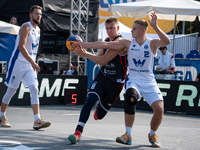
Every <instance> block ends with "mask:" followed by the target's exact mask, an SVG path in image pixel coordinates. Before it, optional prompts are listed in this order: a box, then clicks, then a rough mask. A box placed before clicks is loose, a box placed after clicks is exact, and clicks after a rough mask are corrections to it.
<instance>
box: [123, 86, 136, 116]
mask: <svg viewBox="0 0 200 150" xmlns="http://www.w3.org/2000/svg"><path fill="white" fill-rule="evenodd" d="M131 98H134V101H133V102H132V101H131ZM138 98H139V95H138V93H137V91H136V90H135V89H134V88H130V89H128V90H127V91H126V94H125V100H126V103H125V107H124V111H125V113H126V114H130V115H134V114H135V109H136V104H137V100H138Z"/></svg>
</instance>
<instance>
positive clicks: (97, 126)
mask: <svg viewBox="0 0 200 150" xmlns="http://www.w3.org/2000/svg"><path fill="white" fill-rule="evenodd" d="M81 107H82V105H79V106H64V105H59V106H41V116H42V117H44V118H45V119H48V120H50V121H51V122H52V125H51V126H50V127H49V128H46V129H42V130H38V131H36V130H34V129H32V126H33V115H32V109H31V108H30V106H10V107H8V111H7V118H8V119H9V123H10V124H11V125H12V128H2V127H0V150H35V149H40V150H45V149H52V150H71V149H77V150H109V149H118V150H130V149H138V150H151V149H154V148H152V147H150V143H149V142H148V138H147V134H148V132H149V122H150V119H151V116H152V112H151V111H142V110H137V112H136V120H135V124H134V128H133V130H132V136H133V141H132V145H131V146H128V145H123V144H118V143H116V142H115V138H116V137H117V136H120V135H122V134H124V132H125V127H124V114H123V109H122V108H112V109H111V111H110V112H109V113H108V114H107V116H106V117H105V118H104V119H103V120H101V121H95V120H94V119H93V112H94V109H93V111H92V113H91V116H90V118H89V120H88V123H87V125H86V126H85V130H84V132H83V134H82V139H81V141H80V142H79V143H78V144H75V145H71V144H70V142H69V141H68V139H67V137H68V136H69V134H71V133H74V130H75V127H76V124H77V121H78V118H79V112H80V110H81ZM158 135H159V141H160V143H161V144H162V147H161V148H159V149H160V150H199V149H200V116H192V115H186V114H177V113H165V115H164V119H163V122H162V124H161V127H160V128H159V130H158Z"/></svg>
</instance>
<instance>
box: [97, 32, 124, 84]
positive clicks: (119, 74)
mask: <svg viewBox="0 0 200 150" xmlns="http://www.w3.org/2000/svg"><path fill="white" fill-rule="evenodd" d="M118 37H122V36H121V35H118V36H117V37H116V38H115V39H114V40H116V39H117V38H118ZM114 40H113V41H114ZM105 41H108V42H109V41H110V40H109V38H108V39H106V40H105ZM107 50H108V49H104V50H103V51H104V54H105V52H106V51H107ZM100 71H101V72H102V73H103V74H104V75H105V76H106V77H107V78H109V79H110V80H112V81H115V82H119V83H123V82H124V81H125V79H126V71H127V54H124V55H121V54H117V55H116V56H115V58H113V59H112V60H111V61H109V62H108V63H107V64H105V65H104V66H102V67H101V70H100Z"/></svg>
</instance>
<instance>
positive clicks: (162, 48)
mask: <svg viewBox="0 0 200 150" xmlns="http://www.w3.org/2000/svg"><path fill="white" fill-rule="evenodd" d="M165 48H166V49H167V46H163V47H160V48H159V50H164V49H165Z"/></svg>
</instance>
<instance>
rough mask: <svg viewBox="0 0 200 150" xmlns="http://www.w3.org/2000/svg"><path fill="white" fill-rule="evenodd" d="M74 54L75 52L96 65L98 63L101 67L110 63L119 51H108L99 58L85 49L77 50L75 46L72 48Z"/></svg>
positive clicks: (78, 48)
mask: <svg viewBox="0 0 200 150" xmlns="http://www.w3.org/2000/svg"><path fill="white" fill-rule="evenodd" d="M72 52H74V53H75V54H77V55H79V56H82V57H86V58H88V59H90V60H91V61H93V62H94V63H97V64H99V65H101V66H104V65H105V64H106V63H108V62H109V61H110V60H112V59H113V58H114V57H115V56H116V55H117V54H118V51H116V50H108V51H106V53H105V54H104V55H103V56H99V55H94V54H91V53H89V52H87V51H86V50H85V49H84V48H80V47H76V48H75V47H73V46H72Z"/></svg>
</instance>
